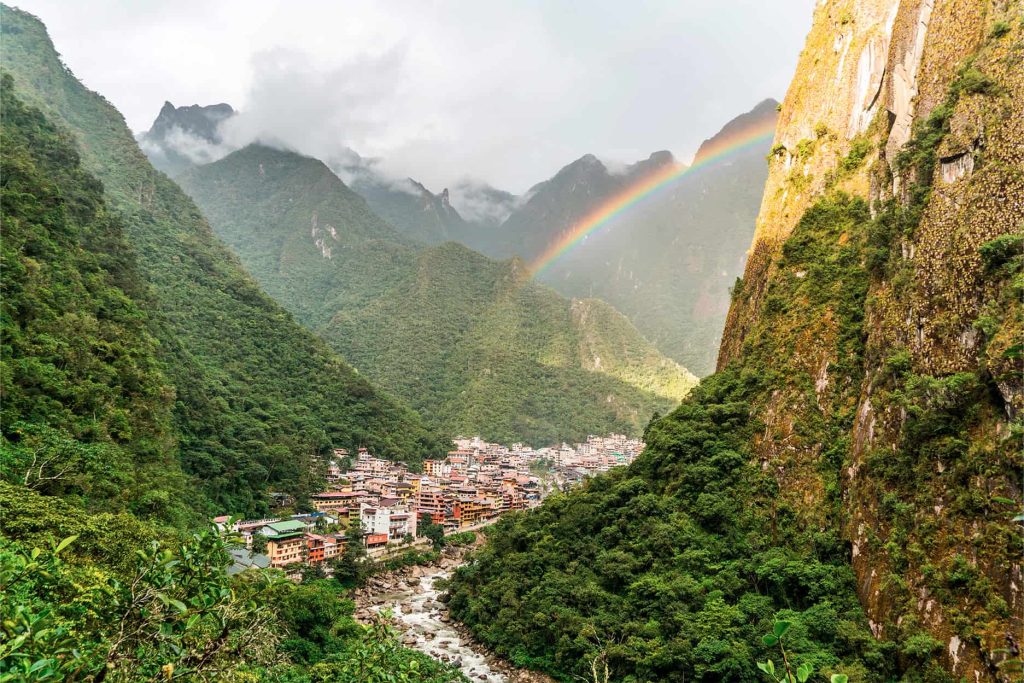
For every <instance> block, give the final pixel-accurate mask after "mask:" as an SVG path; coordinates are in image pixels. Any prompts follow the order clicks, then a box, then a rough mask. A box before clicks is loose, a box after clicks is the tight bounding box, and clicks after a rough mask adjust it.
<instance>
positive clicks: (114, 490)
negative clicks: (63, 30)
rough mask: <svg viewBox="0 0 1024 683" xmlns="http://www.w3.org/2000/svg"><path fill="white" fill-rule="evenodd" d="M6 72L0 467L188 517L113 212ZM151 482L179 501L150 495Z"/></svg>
mask: <svg viewBox="0 0 1024 683" xmlns="http://www.w3.org/2000/svg"><path fill="white" fill-rule="evenodd" d="M0 86H2V87H0V97H2V105H3V112H4V116H3V121H2V125H0V141H2V147H3V150H4V153H3V158H2V159H0V171H2V174H3V177H4V183H3V188H2V191H0V214H2V215H3V220H4V239H3V244H2V253H0V270H2V271H3V279H2V281H0V292H2V301H3V303H2V307H3V309H2V310H3V313H2V315H0V338H2V340H3V345H2V353H3V366H4V368H5V371H4V374H3V385H2V386H3V396H4V400H3V406H2V408H0V411H2V412H0V415H2V419H0V423H2V430H3V431H2V444H3V448H4V456H5V457H4V462H3V470H4V474H5V475H7V476H8V477H16V478H17V479H18V481H19V483H22V484H25V485H31V486H32V487H33V488H36V489H40V490H42V491H44V492H46V493H48V494H50V495H60V496H62V497H64V498H67V499H72V500H78V501H80V504H81V505H83V506H89V507H90V508H92V509H96V510H119V509H130V510H134V511H136V512H138V513H139V514H141V515H146V514H151V513H153V512H160V513H163V515H164V516H166V518H168V519H171V520H175V521H178V522H182V521H185V520H189V519H191V518H192V515H191V514H190V512H189V511H188V510H187V509H184V506H182V505H181V502H182V497H183V491H184V488H185V478H184V476H183V474H182V471H181V466H180V463H179V462H178V460H177V459H176V458H175V457H174V447H175V445H176V444H175V435H174V428H173V425H172V407H173V397H174V388H173V387H172V386H171V385H170V384H169V383H168V381H167V378H166V376H165V375H164V373H163V369H162V367H161V363H160V360H159V358H158V354H157V348H158V342H157V340H156V339H155V338H154V336H153V331H152V329H151V324H150V319H149V313H148V311H147V310H146V286H145V283H144V282H143V280H142V277H141V275H140V274H139V272H138V268H137V266H136V263H135V260H134V258H133V257H132V256H131V250H130V248H129V246H128V244H127V242H126V241H125V238H124V234H123V231H122V226H121V222H120V220H119V219H118V217H117V216H116V215H115V214H113V213H112V212H110V211H109V210H108V208H107V206H106V203H105V202H104V199H103V186H102V185H101V184H100V183H99V181H97V180H96V179H95V178H94V177H92V176H91V175H89V174H88V173H86V172H85V171H84V170H83V169H82V168H81V165H80V163H79V156H78V153H77V152H76V151H75V147H74V143H73V141H72V140H70V139H69V138H68V136H66V135H64V134H63V133H62V132H61V131H60V130H58V129H57V128H56V127H54V126H53V125H52V124H50V122H49V121H47V120H46V119H45V118H44V117H43V115H42V114H41V113H40V112H39V111H38V110H34V109H30V108H27V107H25V106H24V104H23V103H22V102H21V101H20V100H19V99H18V98H17V97H15V95H14V93H13V87H14V83H13V81H12V79H11V77H10V75H9V74H6V73H5V74H4V76H3V81H2V83H0ZM33 463H34V464H35V465H39V467H38V468H37V467H35V466H34V465H33ZM43 463H45V465H44V464H43ZM153 490H160V491H164V492H167V494H169V495H171V496H173V498H174V500H173V504H172V505H169V506H168V507H166V508H165V509H163V510H155V509H153V508H151V507H150V505H152V504H159V502H158V501H152V502H148V501H150V500H151V495H152V493H151V492H152V491H153Z"/></svg>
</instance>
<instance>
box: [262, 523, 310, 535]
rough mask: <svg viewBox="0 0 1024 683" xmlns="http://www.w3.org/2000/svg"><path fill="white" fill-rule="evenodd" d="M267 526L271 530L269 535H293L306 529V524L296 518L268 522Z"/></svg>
mask: <svg viewBox="0 0 1024 683" xmlns="http://www.w3.org/2000/svg"><path fill="white" fill-rule="evenodd" d="M266 528H267V529H268V530H269V531H270V533H269V534H267V536H291V535H293V534H300V533H302V532H303V531H305V530H306V525H305V524H303V523H302V522H300V521H298V520H296V519H287V520H285V521H283V522H274V523H273V524H268V525H267V526H266Z"/></svg>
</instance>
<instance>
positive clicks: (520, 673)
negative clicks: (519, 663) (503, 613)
mask: <svg viewBox="0 0 1024 683" xmlns="http://www.w3.org/2000/svg"><path fill="white" fill-rule="evenodd" d="M460 560H461V557H459V558H458V559H456V558H444V559H443V560H442V561H441V562H440V563H439V566H427V567H413V568H411V569H406V570H404V571H402V572H398V573H394V574H391V575H388V576H386V577H379V578H378V577H374V578H371V579H370V581H369V582H368V586H367V587H366V588H364V589H361V590H360V591H358V592H357V595H356V604H357V605H361V607H360V608H359V610H358V611H357V617H358V616H359V613H363V614H369V613H380V612H383V611H385V610H389V611H390V612H391V614H392V625H393V626H395V628H397V629H398V630H399V631H401V635H400V640H401V641H402V644H403V645H405V646H406V647H411V648H415V649H417V650H419V651H420V652H424V653H426V654H428V655H430V656H431V657H434V658H435V659H439V660H441V661H443V662H449V663H451V664H454V665H455V666H457V667H458V668H459V669H460V670H461V671H462V673H463V674H465V675H466V677H467V678H469V680H470V681H473V682H474V683H475V682H477V681H483V682H486V683H546V682H548V681H553V679H551V678H549V677H547V676H545V675H543V674H539V673H537V672H534V671H527V670H525V669H517V668H515V667H513V666H511V665H510V664H508V663H507V662H505V661H503V660H501V659H500V658H498V657H495V656H494V655H492V654H489V653H487V652H486V651H485V649H484V648H483V647H482V646H480V645H479V644H478V643H475V642H474V641H473V640H472V639H471V638H470V637H469V636H468V634H466V633H465V632H464V630H463V629H461V628H460V627H458V626H457V625H456V624H455V623H454V622H452V621H451V619H450V618H449V617H448V611H447V609H446V607H445V605H444V603H442V602H441V601H440V600H439V598H440V596H441V592H442V591H439V590H438V589H437V588H436V587H435V582H436V581H439V580H443V579H447V578H448V577H449V576H451V572H452V571H453V570H454V568H455V567H456V566H457V565H458V563H459V561H460Z"/></svg>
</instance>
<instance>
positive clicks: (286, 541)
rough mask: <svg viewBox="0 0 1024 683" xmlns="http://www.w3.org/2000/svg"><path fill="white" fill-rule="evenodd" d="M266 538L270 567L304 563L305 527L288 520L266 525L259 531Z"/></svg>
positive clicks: (298, 522) (302, 524)
mask: <svg viewBox="0 0 1024 683" xmlns="http://www.w3.org/2000/svg"><path fill="white" fill-rule="evenodd" d="M260 533H262V534H263V535H264V536H266V537H267V556H268V557H269V558H270V566H271V567H274V568H282V567H287V566H288V565H290V564H297V563H299V562H303V561H305V555H306V538H305V536H306V525H305V524H304V523H302V522H300V521H297V520H293V519H289V520H285V521H283V522H274V523H273V524H268V525H266V526H265V527H263V528H262V529H261V530H260Z"/></svg>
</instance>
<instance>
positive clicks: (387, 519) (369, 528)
mask: <svg viewBox="0 0 1024 683" xmlns="http://www.w3.org/2000/svg"><path fill="white" fill-rule="evenodd" d="M359 512H360V517H361V520H360V521H361V523H362V526H363V530H364V531H366V532H367V533H369V534H372V535H381V534H383V535H385V536H387V537H388V540H389V541H401V540H402V539H403V538H405V536H406V535H407V534H408V535H411V536H413V537H415V536H416V515H415V514H413V513H411V512H409V511H408V510H403V509H395V508H391V507H371V506H369V505H363V506H362V508H361V509H360V511H359Z"/></svg>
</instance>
